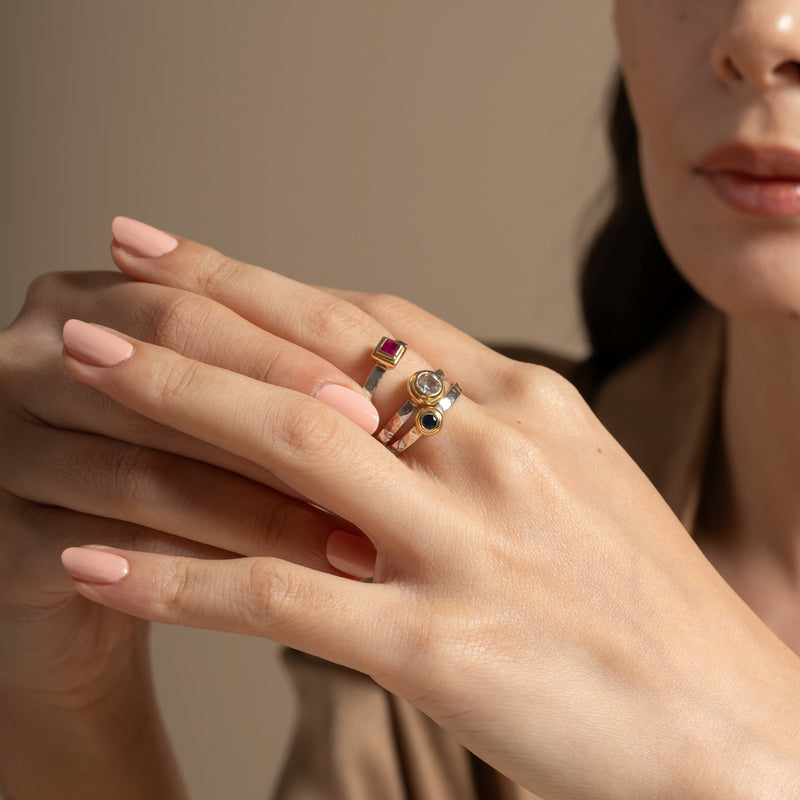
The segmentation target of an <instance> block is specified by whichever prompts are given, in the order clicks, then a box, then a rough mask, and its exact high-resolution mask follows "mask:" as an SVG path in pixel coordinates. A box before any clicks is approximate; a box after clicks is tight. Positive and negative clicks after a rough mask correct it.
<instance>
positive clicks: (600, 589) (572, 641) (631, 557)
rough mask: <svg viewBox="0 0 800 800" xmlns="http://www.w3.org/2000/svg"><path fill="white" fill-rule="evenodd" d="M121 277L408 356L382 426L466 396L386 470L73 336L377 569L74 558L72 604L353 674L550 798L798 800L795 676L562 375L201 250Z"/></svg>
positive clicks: (360, 299)
mask: <svg viewBox="0 0 800 800" xmlns="http://www.w3.org/2000/svg"><path fill="white" fill-rule="evenodd" d="M115 260H116V261H117V263H118V265H119V266H120V267H121V268H122V269H123V271H125V272H126V273H128V274H129V275H132V276H133V277H135V278H138V279H140V280H145V281H151V282H157V283H166V284H171V285H174V286H178V287H180V288H183V289H189V290H191V291H196V292H199V293H203V294H207V295H208V296H210V297H211V298H212V299H214V300H216V301H218V302H221V303H223V304H224V305H227V306H229V307H230V308H232V309H233V310H234V311H236V312H237V313H238V314H240V315H241V316H243V317H244V318H246V319H249V320H250V321H251V322H255V323H256V324H258V325H260V326H261V327H263V328H265V329H267V330H269V331H270V332H271V333H273V334H277V335H279V336H281V337H283V338H285V339H287V340H289V341H290V342H292V343H294V344H296V345H300V346H302V347H304V348H306V349H308V350H311V351H313V352H315V353H317V354H318V355H321V356H322V357H323V358H325V359H327V360H328V361H329V362H330V363H332V364H334V365H336V366H338V367H339V368H340V369H342V370H343V371H344V372H347V373H348V374H350V375H351V376H352V377H354V378H356V379H357V380H360V379H363V377H364V375H365V374H366V372H367V371H368V370H369V368H370V365H371V362H370V359H369V352H370V351H371V349H372V347H373V346H374V345H375V344H376V343H377V341H378V340H379V339H380V337H381V336H384V335H386V334H387V333H391V334H392V335H396V336H398V337H400V338H402V339H403V340H405V341H406V342H407V343H408V344H409V352H408V353H407V355H406V357H405V359H404V360H403V361H402V362H401V366H400V367H398V368H397V369H395V370H393V371H391V372H389V373H388V374H387V375H386V377H385V378H384V380H383V383H382V384H381V385H380V387H379V388H378V390H377V393H376V396H375V402H376V405H377V406H378V408H379V410H380V411H381V419H382V421H383V422H385V421H386V420H387V419H388V418H389V417H390V416H391V415H392V413H393V412H394V411H395V410H396V409H397V408H398V407H399V406H400V405H401V404H402V403H403V402H404V400H405V399H407V393H406V389H405V382H406V379H407V377H408V375H409V374H411V373H412V372H414V371H416V370H419V369H438V368H441V369H443V370H444V372H445V373H446V374H447V376H448V378H449V379H451V380H457V381H458V382H459V383H460V384H461V385H462V386H463V388H464V396H463V397H462V398H461V399H459V401H458V402H457V403H456V404H455V405H453V407H452V408H450V409H449V410H448V412H447V414H446V415H445V419H444V425H443V429H442V431H441V432H440V433H439V434H438V435H436V436H434V437H431V438H430V439H424V440H421V441H419V442H417V443H416V444H414V445H413V447H411V448H410V449H409V450H407V452H405V453H404V454H403V455H402V456H401V457H399V458H398V457H396V456H395V455H394V454H392V453H391V452H390V451H389V450H388V449H387V448H386V447H385V446H383V445H382V444H380V443H379V442H378V441H377V440H376V439H375V438H373V437H371V436H370V435H368V434H367V433H366V432H365V431H364V430H362V429H360V428H358V427H357V426H355V425H353V424H351V423H349V422H348V421H347V420H345V419H344V418H343V417H342V416H340V415H339V414H338V413H337V412H335V411H333V410H332V409H330V408H328V407H326V406H324V405H322V404H321V403H319V402H318V401H316V400H314V399H311V398H309V397H307V396H305V395H302V394H300V393H297V392H294V391H290V390H287V389H284V388H282V387H281V386H275V385H268V384H265V383H262V382H259V381H256V380H253V379H251V378H248V377H245V376H243V375H240V374H237V373H233V372H228V371H225V370H222V369H220V368H218V367H214V366H210V365H207V364H204V363H200V362H198V361H194V360H191V359H189V358H186V357H183V356H181V355H178V354H177V353H175V352H173V351H171V350H167V349H164V348H160V347H156V346H154V345H151V344H147V343H144V342H141V341H136V340H133V339H131V338H130V337H127V336H124V335H122V336H121V340H120V339H119V338H118V339H115V338H114V337H115V334H113V333H110V332H108V331H107V330H106V329H100V328H95V329H94V330H93V331H89V332H88V335H89V336H90V337H91V336H95V338H96V339H97V342H98V343H99V345H98V346H99V350H96V351H95V352H111V350H113V348H114V347H116V348H117V349H116V353H117V355H118V356H119V358H122V360H119V358H116V359H115V358H109V359H107V360H106V362H105V363H111V362H112V361H115V360H116V361H117V362H118V363H116V364H115V365H113V366H99V365H97V363H92V360H93V357H92V356H90V355H89V354H88V353H87V351H86V350H85V349H81V350H80V351H78V350H70V347H71V346H73V347H75V344H74V343H75V337H74V335H72V334H70V333H69V328H68V329H67V336H66V338H65V344H66V351H65V358H66V363H67V366H68V368H69V370H70V372H71V373H72V374H73V375H74V376H75V377H76V378H77V379H79V380H81V381H83V382H85V383H88V384H90V385H91V386H94V387H95V388H97V389H98V390H100V391H101V392H104V393H106V394H107V395H109V396H111V397H112V398H115V399H116V400H117V401H119V402H120V403H122V404H124V405H125V406H127V407H129V408H130V409H132V410H134V411H136V412H138V413H140V414H143V415H145V416H147V417H149V418H151V419H153V420H155V421H157V422H159V423H162V424H165V425H168V426H171V427H173V428H175V429H178V430H179V431H182V432H184V433H187V434H189V435H191V436H195V437H198V438H199V439H202V440H204V441H206V442H208V443H210V444H212V445H213V446H215V447H218V448H223V449H224V450H226V451H229V452H231V453H233V454H235V455H237V456H239V457H243V458H245V459H248V460H250V461H253V462H255V463H257V464H259V465H261V466H263V467H266V468H267V469H268V470H270V471H271V472H272V473H274V474H275V475H276V476H277V478H278V479H279V480H280V481H281V482H283V483H284V484H285V485H286V486H288V487H291V489H292V490H294V491H295V492H296V493H297V494H298V495H299V496H302V497H306V498H309V499H310V500H311V501H312V502H313V503H314V504H316V505H319V506H322V507H323V508H326V509H328V510H330V511H331V512H333V513H334V514H337V515H339V516H341V517H343V518H344V519H346V520H347V521H349V522H350V523H351V524H352V525H354V526H356V527H357V528H358V529H360V530H361V531H363V533H364V534H365V535H366V536H367V537H368V538H369V540H371V542H372V543H373V544H374V547H375V550H376V551H377V558H376V560H375V561H374V565H373V563H372V559H375V554H374V552H373V551H372V550H371V548H367V547H364V546H363V544H361V543H360V540H358V539H357V538H356V537H354V536H353V535H352V534H344V533H343V534H342V535H341V536H340V537H337V536H336V535H334V536H332V537H331V539H330V540H329V545H328V546H329V554H330V557H331V561H332V562H333V563H334V564H336V565H338V566H340V567H341V568H342V571H343V572H347V568H346V567H347V564H348V563H352V564H353V565H355V564H356V563H357V562H358V563H359V566H358V567H354V569H353V573H355V574H359V573H362V572H364V573H366V572H367V571H374V579H373V582H371V583H364V582H360V581H355V580H352V579H349V578H348V577H346V576H345V575H344V574H329V573H324V572H321V571H316V570H313V569H311V568H308V567H304V566H300V565H297V564H292V563H289V562H287V561H282V560H279V559H275V558H241V559H239V558H237V559H229V560H219V561H217V560H199V559H192V558H186V557H177V556H167V555H159V554H153V553H142V552H127V551H119V550H112V549H110V548H100V549H97V548H92V549H84V548H75V549H71V550H68V551H66V553H65V557H64V560H65V564H66V565H67V567H68V569H70V571H71V572H72V574H73V577H75V578H76V582H77V586H78V589H79V591H80V592H81V593H82V594H83V595H85V596H86V597H87V598H90V599H92V600H95V601H97V602H99V603H103V604H105V605H107V606H110V607H112V608H116V609H119V610H122V611H125V612H128V613H131V614H134V615H137V616H140V617H144V618H147V619H150V620H157V621H160V622H170V623H177V624H182V625H190V626H197V627H204V628H214V629H218V630H226V631H234V632H238V633H245V634H254V635H260V636H267V637H269V638H271V639H274V640H277V641H279V642H281V643H283V644H285V645H288V646H290V647H294V648H298V649H301V650H304V651H307V652H309V653H312V654H314V655H317V656H320V657H322V658H325V659H329V660H332V661H335V662H338V663H341V664H345V665H347V666H349V667H352V668H354V669H357V670H360V671H362V672H365V673H367V674H369V675H371V676H372V677H373V678H374V679H375V680H376V681H377V682H378V683H379V684H381V685H382V686H384V687H385V688H387V689H388V690H390V691H392V692H394V693H396V694H398V695H400V696H402V697H405V698H407V699H408V700H410V701H411V702H412V703H414V704H415V705H417V706H418V707H419V708H420V709H421V710H422V711H424V712H425V713H427V714H428V715H430V716H431V717H432V718H433V719H434V720H435V721H436V722H438V723H439V724H440V725H442V726H443V727H444V728H445V729H447V730H449V731H450V732H451V733H453V734H454V735H455V736H456V737H457V738H458V739H459V740H460V741H461V742H462V743H463V744H464V745H465V746H467V747H468V748H470V749H471V750H473V751H474V752H475V753H476V754H478V755H479V756H480V757H482V758H483V759H485V760H486V761H488V762H489V763H490V764H492V765H494V766H495V767H496V768H497V769H499V770H500V771H502V772H504V773H506V774H507V775H509V776H510V777H511V778H512V779H514V780H516V781H518V782H519V783H521V784H523V785H525V786H527V787H528V788H529V789H531V790H532V791H534V792H537V793H538V794H540V795H541V796H543V797H572V798H578V797H581V798H583V797H585V798H590V797H591V798H611V797H613V798H642V797H665V798H666V797H670V798H671V797H681V798H692V797H723V796H724V797H726V798H735V797H753V796H767V795H769V796H770V797H784V796H785V797H789V796H792V794H793V790H794V787H796V785H797V783H796V781H798V780H800V779H799V778H798V766H797V765H798V763H800V748H798V743H797V741H798V740H797V737H798V725H797V723H796V720H797V719H798V718H799V717H800V715H799V714H798V709H800V691H798V684H800V680H798V679H799V678H800V668H798V662H797V659H796V657H795V656H794V655H793V654H792V653H790V652H789V651H788V649H786V648H785V647H784V646H783V645H782V644H781V643H780V642H779V641H778V640H777V638H775V637H774V636H773V635H772V634H771V633H770V632H769V631H768V630H767V629H766V627H764V626H763V625H762V624H761V623H760V622H759V621H758V620H757V619H756V618H755V616H754V615H753V614H752V613H751V612H750V611H749V610H748V609H747V608H746V607H745V605H744V604H743V603H742V602H741V601H740V600H739V599H738V598H737V597H736V595H735V594H734V593H733V592H732V591H731V590H730V589H729V588H728V587H727V585H726V584H725V583H724V582H723V581H722V579H721V578H720V577H719V576H718V575H717V573H716V572H715V571H714V570H713V568H712V567H711V566H710V565H709V563H708V562H707V561H706V560H705V558H703V556H702V554H701V553H700V552H699V550H698V549H697V547H696V546H695V544H694V543H693V541H692V539H691V537H690V536H689V535H688V534H687V532H686V531H685V530H684V529H683V528H682V526H681V525H680V523H679V521H678V520H677V519H676V518H675V516H674V515H673V514H672V513H671V511H670V510H669V509H668V507H667V506H666V504H665V503H664V501H663V500H662V498H661V497H660V496H659V495H658V493H657V492H656V490H655V489H654V488H653V486H652V485H651V484H650V483H649V481H648V480H647V479H646V478H645V476H644V475H643V474H642V473H641V472H640V470H639V469H638V468H637V466H636V465H635V464H634V463H633V462H632V461H631V459H630V458H629V457H628V456H627V454H626V453H625V452H624V451H623V450H622V448H621V447H620V446H619V445H618V444H617V442H616V441H615V440H614V439H613V438H612V437H611V435H610V434H609V433H608V432H607V431H606V430H605V429H604V428H603V426H602V425H601V424H600V422H599V421H598V420H597V419H596V417H595V416H594V415H593V414H592V412H591V411H590V409H589V408H588V407H587V405H586V404H585V403H584V401H583V400H582V399H581V397H580V396H579V394H578V393H577V391H576V390H575V389H574V388H573V387H572V386H571V385H570V384H569V383H568V382H567V381H566V380H564V379H562V378H560V377H559V376H557V375H555V374H554V373H552V372H550V371H548V370H546V369H544V368H542V367H537V366H531V365H526V364H521V363H517V362H513V361H510V360H508V359H506V358H504V357H502V356H500V355H497V354H496V353H494V352H492V351H491V350H489V349H487V348H485V347H484V346H482V345H480V344H479V343H477V342H475V341H474V340H472V339H470V338H469V337H467V336H466V335H464V334H463V333H460V332H458V331H456V330H454V329H453V328H451V327H449V326H448V325H446V324H444V323H443V322H441V321H440V320H438V319H435V318H433V317H432V316H430V315H428V314H426V313H424V312H422V311H421V310H419V309H418V308H416V307H414V306H412V305H411V304H409V303H406V302H403V301H400V300H398V299H396V298H390V297H376V296H369V295H358V294H344V293H338V294H337V293H334V292H323V291H320V290H317V289H312V288H309V287H305V286H303V285H301V284H298V283H295V282H292V281H289V280H287V279H285V278H281V277H279V276H276V275H274V274H273V273H270V272H268V271H265V270H261V269H257V268H254V267H249V266H247V265H243V264H239V263H237V262H234V261H232V260H230V259H227V258H224V257H222V256H220V255H219V254H218V253H215V252H214V251H211V250H207V249H205V248H202V247H201V246H199V245H195V244H187V245H186V246H181V247H180V248H178V250H176V251H175V252H174V253H170V254H169V255H166V256H163V257H162V258H159V259H145V258H138V257H134V256H131V255H129V254H126V253H124V252H122V251H116V252H115ZM73 325H74V324H73ZM77 327H80V326H77ZM75 329H76V328H75V327H73V334H74V332H75ZM81 331H82V334H86V329H81ZM103 337H106V338H105V339H104V338H103ZM109 337H110V338H109ZM103 342H105V346H106V351H103V346H104V345H103ZM101 360H102V359H101ZM268 533H269V532H267V531H265V536H267V535H268ZM89 568H90V571H88V572H87V571H86V570H87V569H89ZM767 675H768V676H769V679H768V680H767V679H766V678H765V676H767Z"/></svg>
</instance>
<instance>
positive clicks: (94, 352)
mask: <svg viewBox="0 0 800 800" xmlns="http://www.w3.org/2000/svg"><path fill="white" fill-rule="evenodd" d="M63 337H64V346H65V347H66V348H67V350H69V352H70V353H71V354H72V355H74V356H76V357H77V358H79V359H80V360H81V361H85V362H87V363H88V364H92V365H94V366H96V367H115V366H116V365H117V364H121V363H122V362H123V361H125V360H126V359H128V358H130V357H131V355H132V354H133V345H132V344H131V343H130V342H129V341H127V340H126V339H123V338H122V337H121V336H118V335H117V334H116V333H114V332H113V331H110V330H108V329H107V328H101V327H100V326H99V325H90V324H89V323H88V322H81V321H80V320H78V319H69V320H67V321H66V322H65V323H64V330H63Z"/></svg>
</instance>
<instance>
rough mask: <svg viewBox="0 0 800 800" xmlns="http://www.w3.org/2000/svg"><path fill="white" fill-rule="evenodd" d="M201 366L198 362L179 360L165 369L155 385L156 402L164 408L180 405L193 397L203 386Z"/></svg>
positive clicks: (172, 362)
mask: <svg viewBox="0 0 800 800" xmlns="http://www.w3.org/2000/svg"><path fill="white" fill-rule="evenodd" d="M200 372H201V365H200V364H199V363H198V362H197V361H192V360H190V359H184V358H178V359H176V360H174V361H171V363H169V364H168V365H165V366H164V368H163V373H162V375H161V378H160V380H157V381H156V382H155V383H154V389H155V392H156V402H157V403H158V404H159V405H162V406H169V405H172V404H173V403H176V402H177V403H180V402H181V401H182V400H183V399H184V398H186V397H191V396H192V395H193V394H194V393H195V388H196V387H199V386H201V385H202V375H201V374H200Z"/></svg>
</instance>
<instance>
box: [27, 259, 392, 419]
mask: <svg viewBox="0 0 800 800" xmlns="http://www.w3.org/2000/svg"><path fill="white" fill-rule="evenodd" d="M28 307H29V308H30V309H32V311H33V314H34V316H35V317H36V318H37V319H38V318H43V320H44V322H45V324H44V325H40V326H39V328H38V329H37V332H36V334H35V335H37V336H38V337H41V336H42V334H41V333H40V332H39V331H42V330H45V331H46V332H47V333H46V336H48V337H49V341H52V342H53V343H54V344H55V343H56V342H57V343H58V345H57V346H58V350H60V334H61V326H62V325H63V322H64V321H65V320H66V318H67V316H77V315H79V314H81V312H83V314H84V315H86V316H88V317H89V318H91V319H95V320H97V321H98V323H100V324H104V325H109V326H111V327H114V328H115V329H119V330H124V331H127V332H128V333H129V334H130V335H132V336H135V337H136V338H139V339H144V340H146V341H152V342H154V343H156V344H160V345H162V346H164V347H169V348H171V349H173V350H177V351H178V352H182V353H183V354H184V355H187V356H189V357H191V358H195V359H198V360H201V361H205V362H207V363H210V364H216V365H218V366H223V367H225V368H226V369H231V370H235V371H237V372H241V373H243V374H245V375H250V376H251V377H254V378H257V379H258V380H262V381H265V382H267V383H274V384H275V385H278V386H285V387H287V388H289V389H294V390H295V391H298V392H303V393H304V394H308V395H311V396H312V397H316V398H318V399H319V400H321V401H322V402H324V403H327V404H328V405H331V406H332V407H334V408H336V409H337V410H339V411H340V412H341V413H343V414H345V415H346V416H348V417H349V418H350V419H352V420H353V421H354V422H356V423H357V424H360V425H361V426H362V427H364V428H365V430H367V431H368V432H369V433H372V432H374V430H375V428H376V426H377V423H378V417H377V412H376V410H375V408H374V406H373V405H372V404H371V403H370V402H369V398H368V397H367V396H366V394H365V392H364V391H363V389H362V388H361V386H360V385H359V384H358V383H356V381H355V380H353V378H351V377H350V376H349V375H347V374H345V373H344V372H342V370H340V369H339V368H337V367H336V366H334V365H333V364H331V363H330V362H329V361H327V360H325V359H324V358H321V357H320V356H318V355H315V354H314V353H312V352H310V351H308V350H307V349H305V348H302V347H299V346H297V345H296V344H293V343H292V342H290V341H286V340H285V339H282V338H280V337H278V336H275V335H274V334H272V333H269V332H268V331H265V330H263V329H262V328H259V327H257V326H256V325H254V324H253V323H251V322H248V321H247V320H246V319H243V318H242V317H241V316H239V315H238V314H236V313H235V312H234V311H232V310H231V309H230V308H227V307H225V306H224V305H221V304H219V303H217V302H214V301H213V300H211V299H209V298H208V297H204V296H202V295H200V294H196V293H192V292H187V291H183V290H179V289H175V288H170V287H164V286H157V285H153V284H145V283H140V282H136V281H131V280H130V279H127V278H123V277H121V276H119V275H114V274H112V273H109V274H108V275H104V274H103V273H63V274H54V275H51V276H47V277H46V278H43V279H40V280H38V281H37V282H36V283H35V285H34V287H33V288H32V290H31V292H30V293H29V297H28ZM37 309H39V313H36V310H37ZM76 312H77V313H76ZM56 325H57V327H55V326H56ZM45 342H46V340H44V341H43V342H42V344H43V345H45V346H46V344H45ZM50 398H52V399H50ZM60 400H61V398H60V397H59V396H58V395H55V396H53V395H52V394H50V393H47V394H46V395H45V396H44V397H43V398H41V399H40V400H39V406H40V415H41V416H42V417H43V418H46V417H47V409H48V408H52V407H53V406H56V407H58V405H59V402H60Z"/></svg>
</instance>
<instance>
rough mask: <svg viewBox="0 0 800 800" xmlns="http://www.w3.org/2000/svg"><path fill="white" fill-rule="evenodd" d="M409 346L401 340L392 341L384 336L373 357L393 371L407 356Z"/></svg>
mask: <svg viewBox="0 0 800 800" xmlns="http://www.w3.org/2000/svg"><path fill="white" fill-rule="evenodd" d="M406 348H407V345H406V343H405V342H401V341H400V340H399V339H392V338H390V337H389V336H384V337H383V339H381V340H380V342H378V345H377V347H376V348H375V349H374V350H373V351H372V357H373V358H374V359H375V361H377V362H378V363H379V364H382V365H383V366H384V367H388V368H389V369H391V368H392V367H396V366H397V365H398V364H399V363H400V359H401V358H402V357H403V356H404V355H405V352H406Z"/></svg>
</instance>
